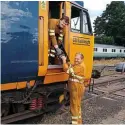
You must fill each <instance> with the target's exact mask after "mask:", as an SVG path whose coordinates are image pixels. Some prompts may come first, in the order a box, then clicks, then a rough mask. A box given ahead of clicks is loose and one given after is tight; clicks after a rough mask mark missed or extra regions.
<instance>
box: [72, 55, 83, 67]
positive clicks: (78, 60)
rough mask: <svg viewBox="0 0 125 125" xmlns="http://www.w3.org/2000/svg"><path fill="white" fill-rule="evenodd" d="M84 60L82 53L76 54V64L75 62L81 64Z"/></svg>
mask: <svg viewBox="0 0 125 125" xmlns="http://www.w3.org/2000/svg"><path fill="white" fill-rule="evenodd" d="M82 61H83V59H81V55H80V54H77V55H76V56H75V59H74V64H75V65H78V64H81V63H82Z"/></svg>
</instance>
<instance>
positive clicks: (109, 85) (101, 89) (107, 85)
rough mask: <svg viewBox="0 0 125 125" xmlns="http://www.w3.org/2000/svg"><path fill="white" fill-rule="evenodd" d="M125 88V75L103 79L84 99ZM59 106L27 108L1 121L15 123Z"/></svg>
mask: <svg viewBox="0 0 125 125" xmlns="http://www.w3.org/2000/svg"><path fill="white" fill-rule="evenodd" d="M102 79H103V78H102ZM123 82H124V84H122V83H123ZM113 85H114V87H113ZM117 86H118V87H117ZM124 89H125V78H124V77H121V78H116V79H115V78H114V79H108V80H102V82H96V83H95V84H94V92H93V93H90V94H93V95H94V96H92V97H90V98H84V99H83V100H84V101H85V102H87V101H90V100H91V99H93V98H99V97H101V96H107V95H110V94H113V93H114V94H115V93H117V92H119V91H122V90H124ZM106 90H107V91H106ZM57 106H59V105H54V106H52V107H50V108H48V109H47V110H46V111H40V112H33V111H29V110H27V111H25V112H21V113H16V114H13V115H9V116H6V117H3V118H1V123H2V124H7V123H13V122H16V121H20V120H24V119H27V118H31V117H35V116H40V115H42V114H44V113H45V112H50V111H54V110H56V109H57ZM62 114H63V113H62Z"/></svg>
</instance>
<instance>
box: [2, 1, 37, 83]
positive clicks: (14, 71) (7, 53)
mask: <svg viewBox="0 0 125 125" xmlns="http://www.w3.org/2000/svg"><path fill="white" fill-rule="evenodd" d="M37 74H38V2H37V1H32V2H31V1H29V2H27V1H20V2H18V1H17V2H15V1H9V2H7V1H5V2H1V83H8V82H9V83H10V82H19V81H24V80H31V79H35V78H36V77H37Z"/></svg>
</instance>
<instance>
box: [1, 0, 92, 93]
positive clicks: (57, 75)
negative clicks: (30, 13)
mask: <svg viewBox="0 0 125 125" xmlns="http://www.w3.org/2000/svg"><path fill="white" fill-rule="evenodd" d="M44 2H45V6H44V8H43V6H41V1H39V17H41V20H40V19H39V22H38V43H39V44H38V45H39V47H38V48H39V51H38V52H39V53H38V57H39V66H38V76H45V79H44V81H43V84H51V83H54V82H61V81H62V82H63V81H66V80H68V75H67V74H66V73H64V72H63V70H62V69H60V68H59V69H54V70H53V69H51V70H50V69H48V40H49V39H48V13H49V2H48V1H44ZM65 8H66V10H65V12H66V14H65V15H66V16H69V17H71V3H70V2H65ZM60 16H61V14H60ZM65 30H66V34H65V43H64V47H65V50H66V52H67V54H68V55H69V58H70V61H71V63H73V62H74V56H75V53H76V52H81V53H83V54H84V62H85V65H86V69H87V72H86V75H85V78H86V81H88V80H89V79H90V78H91V72H92V67H93V48H94V36H92V35H85V34H79V33H73V32H71V31H70V25H69V26H67V27H66V29H65ZM74 36H75V37H82V38H83V39H85V40H89V41H90V46H87V45H76V44H73V37H74ZM30 84H31V86H32V85H33V84H34V81H31V82H30ZM25 87H26V81H24V82H18V83H17V82H15V83H6V84H1V90H2V91H3V90H10V89H22V88H25Z"/></svg>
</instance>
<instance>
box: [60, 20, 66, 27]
mask: <svg viewBox="0 0 125 125" xmlns="http://www.w3.org/2000/svg"><path fill="white" fill-rule="evenodd" d="M66 25H68V24H67V23H66V22H65V20H60V23H59V26H60V27H61V28H64V27H65V26H66Z"/></svg>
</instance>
